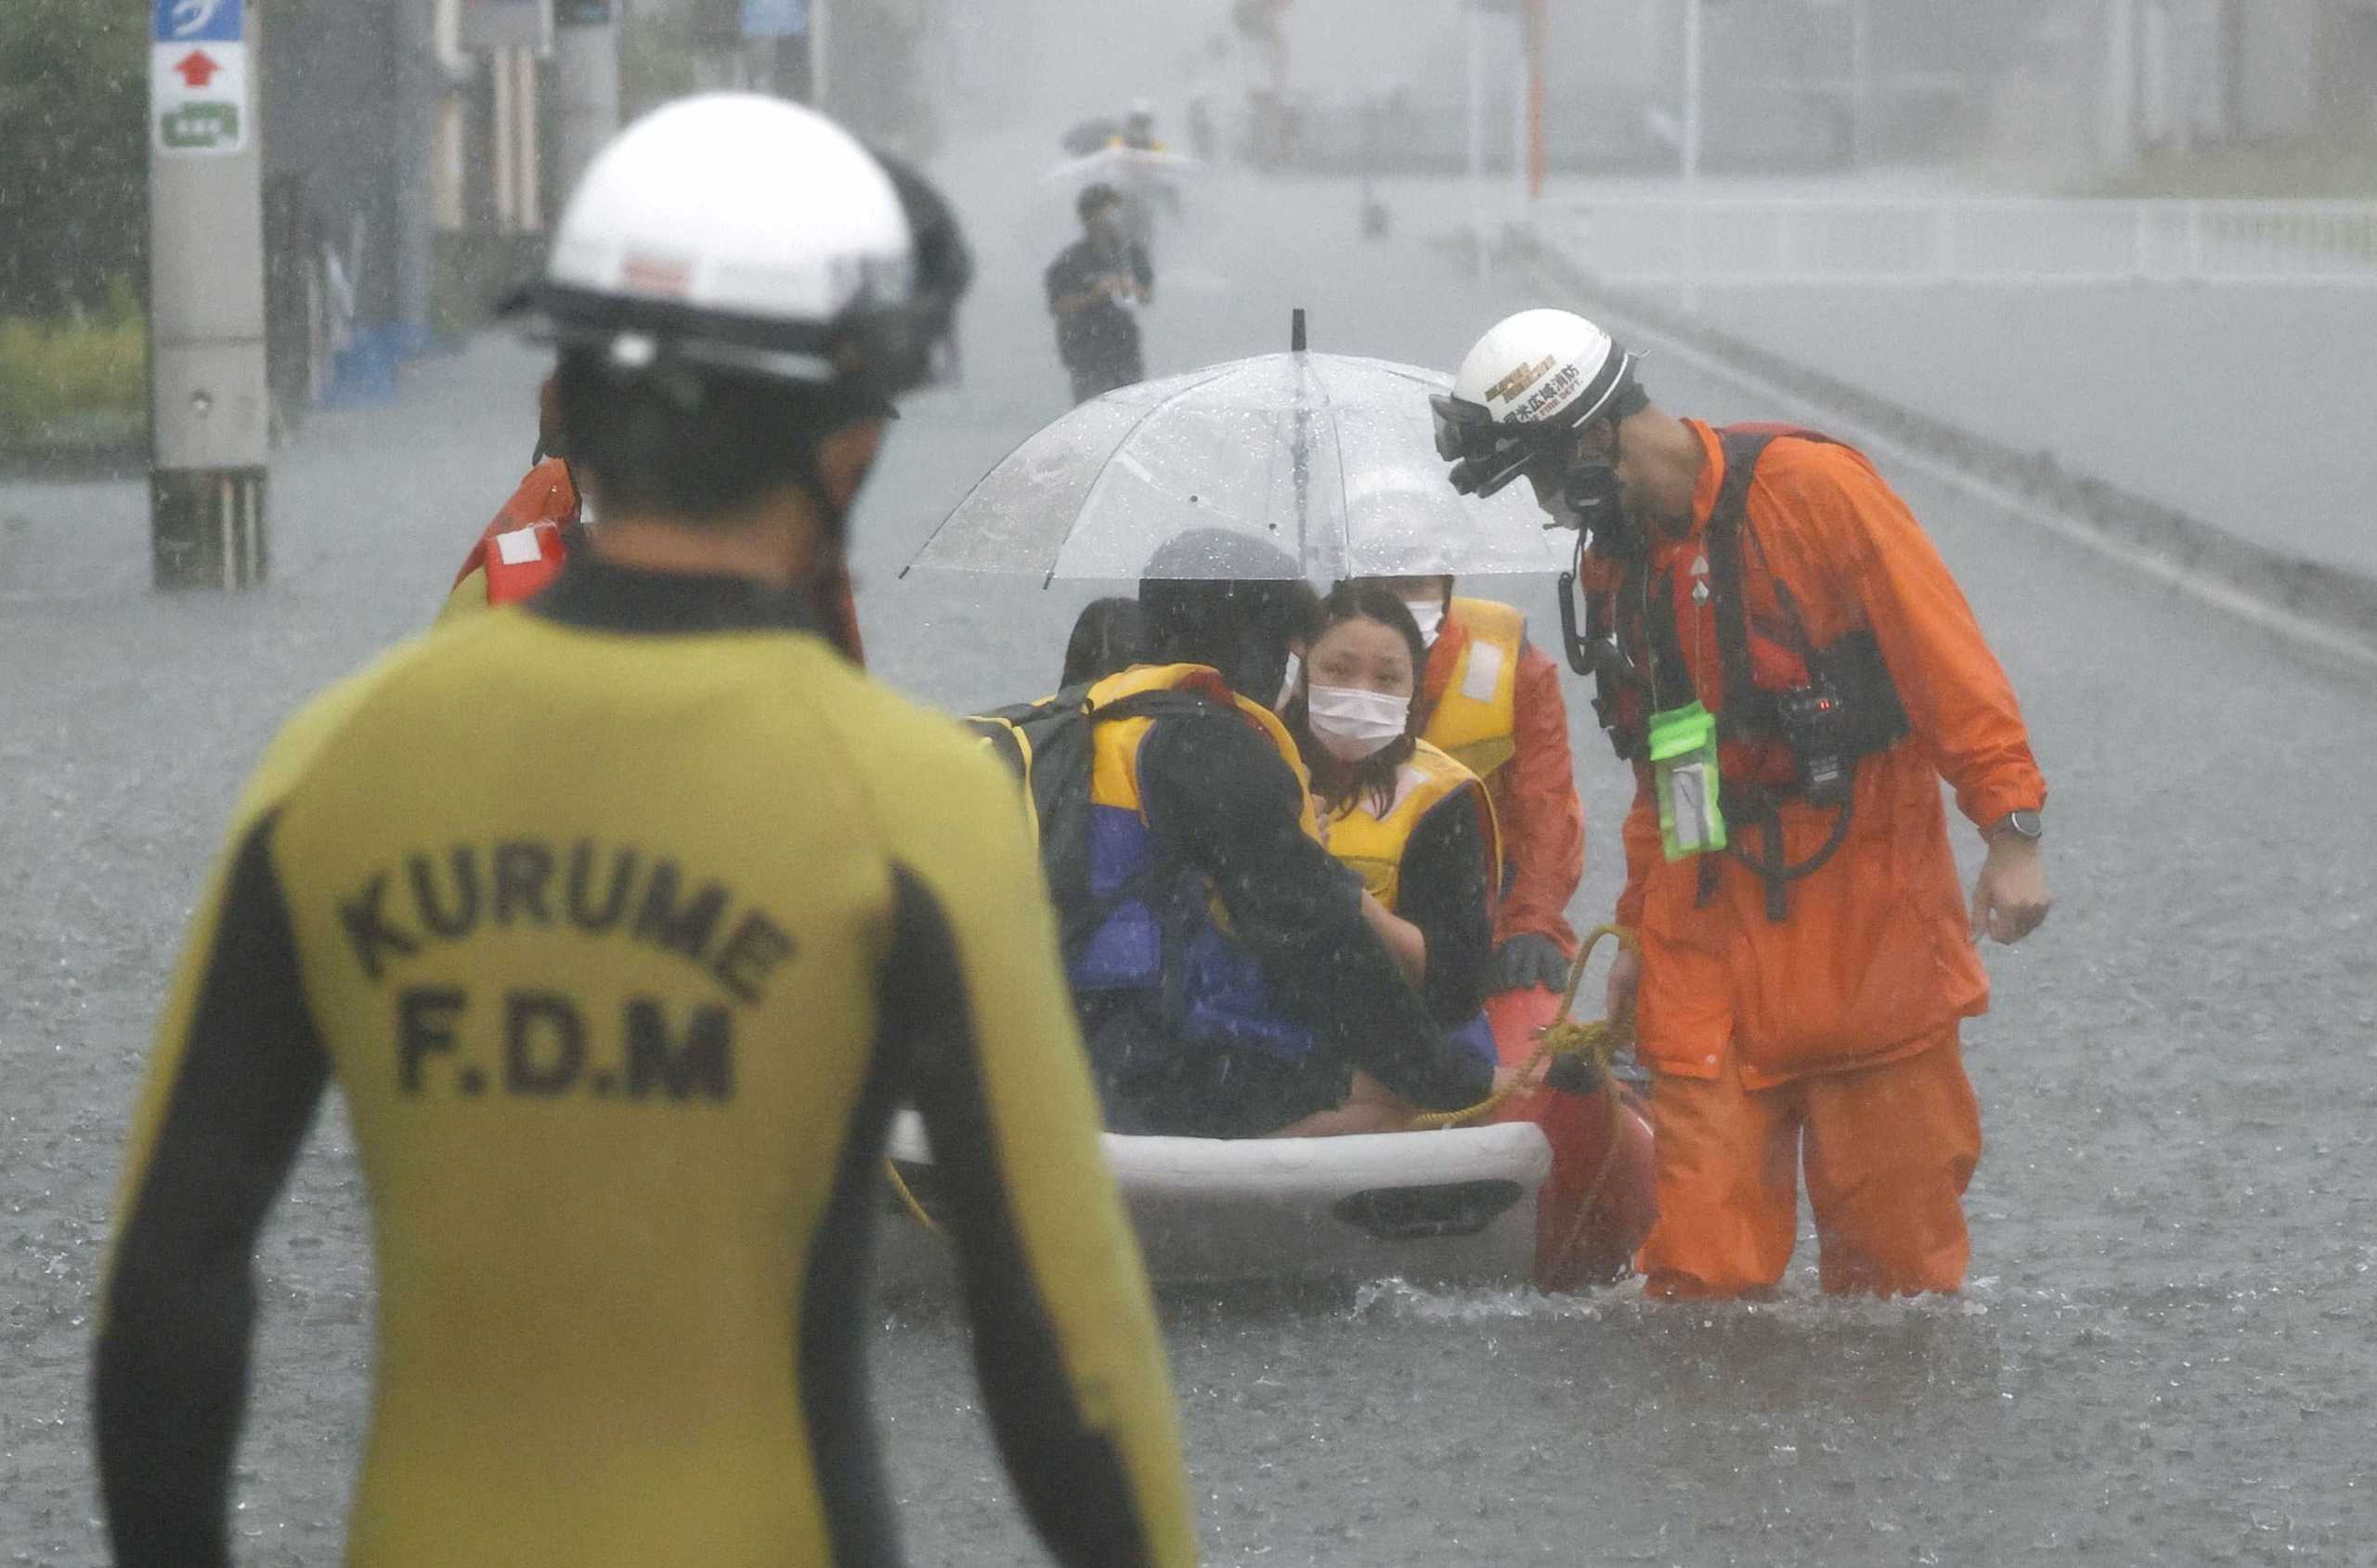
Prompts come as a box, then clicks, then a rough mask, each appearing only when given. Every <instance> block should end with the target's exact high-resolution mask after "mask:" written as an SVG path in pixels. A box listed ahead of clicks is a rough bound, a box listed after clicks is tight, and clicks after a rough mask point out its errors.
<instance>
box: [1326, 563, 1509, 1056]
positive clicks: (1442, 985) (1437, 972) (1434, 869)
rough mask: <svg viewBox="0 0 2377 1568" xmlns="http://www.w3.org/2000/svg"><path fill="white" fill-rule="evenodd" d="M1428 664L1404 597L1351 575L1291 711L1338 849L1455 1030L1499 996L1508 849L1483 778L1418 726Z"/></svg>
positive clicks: (1368, 912) (1374, 924)
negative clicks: (1497, 912) (1496, 981)
mask: <svg viewBox="0 0 2377 1568" xmlns="http://www.w3.org/2000/svg"><path fill="white" fill-rule="evenodd" d="M1426 668H1427V647H1426V644H1425V642H1424V641H1422V638H1421V635H1420V628H1419V627H1418V626H1417V625H1416V624H1414V622H1413V621H1412V618H1411V612H1410V611H1409V609H1408V608H1406V607H1405V605H1404V604H1403V602H1402V601H1401V600H1399V599H1397V598H1396V596H1395V595H1394V594H1392V593H1389V592H1387V591H1386V590H1383V589H1382V588H1379V587H1378V586H1376V585H1374V584H1370V583H1361V582H1351V583H1340V584H1339V585H1338V586H1337V588H1336V589H1335V590H1333V591H1332V592H1331V594H1330V595H1329V597H1328V598H1327V599H1326V600H1324V601H1322V603H1321V620H1320V628H1319V630H1318V632H1317V633H1316V634H1315V635H1314V637H1313V639H1312V641H1311V643H1310V645H1309V647H1308V648H1306V650H1305V654H1304V660H1303V669H1302V672H1301V675H1300V676H1299V678H1298V680H1296V683H1295V686H1294V688H1293V690H1292V692H1291V693H1290V695H1289V697H1288V701H1287V703H1286V705H1285V706H1284V707H1283V709H1282V711H1281V714H1280V717H1281V718H1282V719H1284V720H1285V721H1286V723H1287V726H1288V731H1289V732H1290V733H1291V734H1292V735H1293V736H1294V737H1295V739H1296V744H1297V745H1298V746H1299V747H1300V748H1301V749H1302V751H1303V753H1304V759H1305V766H1306V768H1308V769H1309V770H1310V771H1311V773H1312V787H1313V794H1314V796H1315V797H1317V801H1318V806H1319V808H1320V813H1321V817H1322V820H1323V822H1324V823H1326V825H1327V829H1328V841H1329V849H1330V852H1331V853H1332V854H1334V855H1335V856H1336V857H1337V858H1338V859H1339V860H1341V861H1344V862H1345V863H1346V864H1347V865H1349V866H1351V867H1352V868H1353V869H1354V870H1355V871H1357V872H1358V873H1359V874H1360V875H1361V878H1362V882H1363V886H1364V888H1365V892H1364V894H1363V900H1362V907H1363V914H1364V916H1365V918H1366V919H1367V920H1368V922H1369V924H1370V928H1371V930H1373V931H1374V932H1376V933H1377V935H1378V937H1379V940H1381V941H1382V942H1383V944H1384V945H1385V947H1386V949H1387V951H1388V952H1390V953H1392V954H1393V955H1394V956H1395V960H1396V964H1397V965H1398V966H1399V967H1400V968H1401V969H1402V970H1403V973H1404V975H1405V977H1406V978H1408V979H1409V980H1410V981H1411V983H1412V984H1413V985H1414V986H1415V987H1417V988H1418V989H1419V990H1420V991H1421V993H1422V996H1423V997H1424V998H1425V999H1426V1001H1427V1003H1428V1006H1429V1010H1430V1011H1431V1012H1432V1013H1434V1014H1435V1016H1436V1017H1437V1018H1438V1020H1440V1021H1441V1022H1443V1023H1444V1024H1445V1025H1446V1026H1447V1027H1448V1029H1452V1028H1454V1027H1455V1026H1461V1025H1469V1024H1473V1023H1474V1021H1475V1020H1476V1018H1477V1010H1478V1007H1479V1004H1481V1003H1482V1002H1483V1001H1484V1000H1485V997H1486V991H1487V969H1488V965H1489V964H1490V962H1491V959H1492V956H1493V940H1494V906H1493V899H1494V888H1495V887H1496V886H1497V884H1498V883H1499V881H1500V847H1499V845H1498V843H1497V840H1496V835H1495V830H1494V819H1493V809H1492V808H1491V807H1490V806H1489V805H1487V800H1486V793H1485V789H1484V787H1483V786H1482V785H1481V784H1479V783H1478V782H1477V778H1476V776H1475V775H1474V774H1473V773H1471V772H1470V771H1469V770H1468V769H1466V768H1464V767H1462V766H1461V764H1460V763H1458V762H1456V761H1454V760H1453V759H1452V758H1450V757H1449V756H1448V755H1446V754H1445V753H1444V752H1442V751H1439V750H1437V749H1436V748H1435V746H1433V745H1429V744H1428V743H1427V742H1425V741H1423V740H1421V739H1420V738H1419V736H1418V733H1417V725H1416V724H1415V722H1414V720H1413V718H1412V712H1411V699H1412V696H1413V694H1414V693H1417V692H1418V691H1419V690H1421V687H1422V681H1423V680H1424V679H1425V671H1426ZM1455 1032H1456V1033H1457V1034H1458V1033H1460V1032H1461V1030H1457V1029H1456V1030H1455ZM1469 1032H1471V1033H1474V1034H1476V1035H1477V1036H1478V1038H1477V1039H1476V1040H1475V1041H1474V1042H1467V1041H1465V1042H1464V1043H1473V1044H1474V1046H1475V1048H1477V1049H1478V1050H1479V1051H1480V1052H1481V1053H1482V1054H1485V1055H1487V1056H1489V1057H1490V1056H1491V1054H1492V1042H1491V1039H1490V1037H1488V1036H1486V1035H1484V1034H1483V1032H1482V1030H1475V1029H1472V1030H1470V1031H1469Z"/></svg>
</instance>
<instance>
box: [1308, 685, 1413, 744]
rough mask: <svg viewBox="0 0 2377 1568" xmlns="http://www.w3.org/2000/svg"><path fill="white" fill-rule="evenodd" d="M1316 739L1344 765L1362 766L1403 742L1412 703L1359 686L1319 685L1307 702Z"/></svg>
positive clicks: (1314, 687)
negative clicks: (1394, 743)
mask: <svg viewBox="0 0 2377 1568" xmlns="http://www.w3.org/2000/svg"><path fill="white" fill-rule="evenodd" d="M1305 712H1306V713H1307V715H1308V716H1309V717H1310V719H1311V721H1312V732H1313V736H1314V738H1316V739H1317V740H1318V741H1319V742H1320V744H1321V745H1324V746H1326V747H1328V748H1329V755H1330V756H1331V757H1334V758H1337V760H1338V761H1340V762H1359V761H1360V760H1362V758H1366V757H1369V756H1371V755H1372V754H1374V753H1376V752H1377V751H1378V749H1379V748H1380V747H1381V746H1383V745H1386V744H1387V743H1388V742H1390V741H1394V740H1397V739H1400V738H1401V737H1402V734H1403V731H1404V728H1405V726H1406V725H1408V724H1409V723H1410V721H1411V699H1410V698H1409V697H1392V696H1389V695H1387V694H1386V693H1383V692H1365V691H1363V690H1362V689H1361V688H1360V687H1358V686H1322V685H1319V684H1317V683H1316V684H1315V685H1314V686H1313V688H1312V691H1311V693H1310V695H1309V696H1308V697H1307V698H1306V701H1305Z"/></svg>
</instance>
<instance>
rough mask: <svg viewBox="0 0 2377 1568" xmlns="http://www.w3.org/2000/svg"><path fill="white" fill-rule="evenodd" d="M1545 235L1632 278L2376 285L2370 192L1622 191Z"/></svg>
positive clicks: (1666, 283) (1681, 281) (1645, 281)
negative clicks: (2222, 195)
mask: <svg viewBox="0 0 2377 1568" xmlns="http://www.w3.org/2000/svg"><path fill="white" fill-rule="evenodd" d="M1538 221H1539V224H1540V225H1541V226H1542V227H1544V229H1546V230H1548V232H1546V233H1545V234H1544V236H1543V238H1544V239H1545V240H1547V241H1549V242H1550V243H1551V244H1552V245H1554V246H1556V247H1557V248H1558V249H1559V250H1560V251H1561V252H1562V253H1564V254H1565V255H1566V256H1567V257H1568V258H1569V259H1570V260H1571V261H1572V262H1573V263H1574V264H1575V265H1576V266H1578V267H1580V268H1582V269H1583V270H1584V271H1585V272H1586V273H1587V274H1588V275H1589V276H1591V277H1592V278H1594V279H1598V280H1600V281H1604V282H1607V283H1612V284H1617V285H1621V286H1628V287H1635V288H1640V287H1644V286H1663V287H1668V288H1675V287H1682V288H1683V289H1684V290H1686V292H1687V294H1688V293H1689V292H1690V291H1691V290H1692V289H1694V288H1697V287H1722V286H1727V285H1745V284H1761V285H1762V284H1854V285H1858V286H1861V287H1864V286H1894V285H1912V284H1927V283H2003V284H2030V285H2043V284H2045V285H2055V284H2087V283H2137V282H2156V283H2162V282H2170V283H2212V284H2256V285H2267V284H2322V285H2335V284H2358V285H2377V201H2112V200H2096V199H2081V198H2075V199H2069V200H2055V199H2044V198H1994V197H1942V198H1907V199H1891V198H1857V199H1840V200H1836V199H1830V198H1823V197H1781V198H1771V199H1767V198H1747V199H1745V198H1723V199H1719V200H1713V201H1694V200H1691V199H1688V198H1685V197H1681V196H1656V197H1617V198H1610V199H1606V200H1596V201H1577V202H1569V203H1564V204H1562V205H1560V206H1558V207H1556V208H1553V209H1552V210H1551V211H1548V212H1544V213H1543V214H1541V215H1540V217H1539V220H1538Z"/></svg>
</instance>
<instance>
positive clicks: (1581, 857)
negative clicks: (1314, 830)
mask: <svg viewBox="0 0 2377 1568" xmlns="http://www.w3.org/2000/svg"><path fill="white" fill-rule="evenodd" d="M1460 606H1461V601H1460V600H1459V599H1455V600H1453V601H1452V603H1451V604H1450V605H1448V607H1447V609H1446V611H1445V618H1444V624H1443V626H1442V627H1441V628H1439V629H1438V631H1437V633H1436V641H1435V646H1434V647H1432V648H1430V649H1429V650H1428V680H1427V691H1426V693H1425V695H1426V699H1427V705H1428V708H1429V711H1430V712H1431V713H1433V712H1435V709H1436V706H1437V705H1438V704H1439V703H1440V702H1441V701H1442V699H1443V697H1444V694H1445V692H1446V690H1447V689H1448V686H1449V685H1450V683H1451V681H1452V678H1453V673H1454V671H1455V670H1456V669H1457V668H1458V667H1460V665H1461V654H1463V653H1464V652H1465V651H1466V650H1467V648H1468V646H1469V641H1470V635H1471V632H1470V628H1468V627H1467V626H1465V625H1464V624H1462V622H1461V615H1460ZM1431 738H1433V737H1431ZM1511 740H1512V742H1513V745H1514V746H1515V747H1516V749H1515V750H1513V752H1512V754H1511V757H1510V759H1509V760H1508V761H1506V762H1504V763H1502V764H1501V765H1500V767H1498V768H1495V769H1493V770H1492V771H1489V772H1487V773H1486V794H1487V798H1488V799H1489V800H1490V801H1491V802H1492V803H1493V807H1494V815H1495V818H1496V820H1497V821H1498V822H1499V823H1500V825H1501V830H1502V857H1503V865H1504V868H1505V873H1504V876H1503V883H1502V901H1501V903H1500V906H1499V908H1498V910H1497V912H1496V914H1495V917H1494V940H1496V941H1497V942H1500V941H1502V940H1505V939H1507V938H1510V937H1513V936H1515V935H1517V934H1518V933H1519V932H1522V931H1533V932H1538V933H1539V934H1541V935H1543V936H1547V937H1550V938H1551V939H1552V940H1554V941H1556V942H1558V943H1559V944H1560V949H1561V951H1562V952H1566V953H1569V954H1571V955H1572V956H1573V955H1574V954H1575V952H1576V951H1577V933H1576V932H1575V931H1574V930H1573V929H1572V928H1571V927H1569V925H1568V914H1567V910H1568V901H1569V900H1570V899H1571V898H1574V897H1575V896H1576V892H1577V883H1578V880H1579V879H1581V878H1582V877H1583V876H1584V875H1585V809H1584V805H1583V803H1582V802H1581V801H1579V800H1578V797H1577V774H1576V768H1575V765H1574V763H1573V762H1572V761H1571V760H1570V758H1569V754H1568V706H1567V704H1566V703H1565V701H1564V700H1563V699H1562V697H1561V694H1560V670H1559V667H1558V666H1556V665H1554V664H1553V663H1552V660H1551V659H1550V658H1548V657H1546V656H1545V655H1544V654H1543V653H1542V652H1541V651H1540V650H1539V649H1538V648H1537V647H1536V645H1535V644H1534V643H1532V642H1528V641H1521V642H1520V644H1519V655H1518V668H1517V676H1516V689H1515V691H1514V692H1513V696H1512V734H1511Z"/></svg>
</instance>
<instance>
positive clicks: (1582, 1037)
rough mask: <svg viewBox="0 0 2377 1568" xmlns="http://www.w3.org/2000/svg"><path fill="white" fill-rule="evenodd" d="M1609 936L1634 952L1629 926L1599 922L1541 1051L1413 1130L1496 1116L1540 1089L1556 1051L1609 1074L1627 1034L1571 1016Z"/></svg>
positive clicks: (1415, 1121)
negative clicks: (1539, 1077)
mask: <svg viewBox="0 0 2377 1568" xmlns="http://www.w3.org/2000/svg"><path fill="white" fill-rule="evenodd" d="M1604 937H1615V938H1617V945H1618V947H1619V949H1620V950H1621V951H1623V952H1633V951H1634V933H1633V932H1631V931H1629V930H1627V929H1626V928H1625V927H1620V926H1597V927H1594V928H1593V929H1592V931H1591V933H1590V934H1589V935H1588V936H1587V937H1586V938H1585V945H1584V946H1583V947H1580V948H1578V950H1577V962H1576V963H1575V964H1573V965H1570V966H1569V969H1568V991H1567V994H1566V995H1565V996H1563V997H1562V998H1561V999H1560V1015H1559V1017H1557V1018H1555V1019H1554V1020H1553V1021H1552V1023H1551V1024H1550V1025H1549V1026H1548V1027H1547V1028H1546V1029H1545V1030H1544V1031H1543V1037H1542V1039H1541V1040H1540V1041H1539V1042H1538V1043H1537V1044H1536V1047H1535V1055H1534V1056H1531V1057H1529V1058H1528V1060H1527V1064H1526V1067H1525V1068H1523V1069H1520V1070H1519V1073H1518V1075H1517V1076H1516V1077H1515V1078H1513V1079H1512V1080H1511V1082H1508V1083H1506V1084H1504V1085H1503V1086H1502V1087H1500V1088H1499V1089H1497V1090H1495V1091H1494V1092H1493V1093H1492V1094H1490V1095H1487V1096H1486V1097H1485V1098H1484V1099H1482V1100H1480V1101H1478V1102H1477V1103H1476V1104H1475V1105H1474V1106H1469V1107H1466V1108H1462V1109H1461V1110H1439V1111H1431V1112H1430V1113H1429V1114H1427V1115H1425V1116H1415V1117H1413V1118H1412V1119H1411V1127H1410V1130H1411V1131H1412V1132H1415V1133H1421V1132H1432V1131H1434V1130H1435V1129H1436V1128H1438V1127H1466V1126H1469V1125H1471V1124H1472V1123H1474V1122H1476V1121H1481V1120H1483V1119H1484V1118H1486V1117H1487V1116H1490V1115H1492V1114H1493V1113H1494V1112H1495V1111H1496V1110H1498V1109H1500V1108H1501V1105H1502V1102H1503V1101H1505V1100H1507V1099H1509V1098H1510V1097H1511V1096H1512V1095H1518V1094H1524V1093H1526V1091H1527V1090H1529V1089H1532V1088H1534V1087H1535V1086H1536V1085H1535V1075H1536V1072H1537V1070H1538V1069H1540V1068H1541V1067H1542V1066H1543V1065H1544V1064H1545V1063H1547V1062H1549V1061H1551V1060H1552V1058H1553V1057H1555V1056H1585V1057H1588V1058H1590V1059H1591V1062H1592V1064H1593V1066H1594V1067H1595V1068H1597V1069H1600V1072H1601V1074H1602V1076H1603V1077H1604V1079H1606V1078H1607V1077H1608V1076H1609V1066H1610V1059H1611V1058H1612V1057H1613V1056H1617V1050H1618V1047H1619V1046H1621V1045H1623V1044H1625V1043H1626V1042H1625V1039H1624V1037H1623V1036H1622V1034H1621V1033H1620V1032H1619V1030H1617V1029H1615V1028H1613V1027H1612V1026H1611V1024H1610V1022H1609V1020H1608V1019H1606V1018H1594V1019H1592V1020H1591V1021H1590V1022H1588V1021H1585V1020H1582V1019H1578V1018H1575V1017H1570V1016H1569V1015H1570V1014H1571V1013H1573V1012H1574V1011H1575V1010H1576V1006H1577V991H1578V988H1579V987H1580V986H1581V985H1582V984H1583V983H1584V978H1585V965H1587V964H1588V963H1589V962H1591V959H1592V955H1593V949H1594V948H1595V947H1597V946H1599V945H1600V943H1601V940H1602V939H1603V938H1604Z"/></svg>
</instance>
